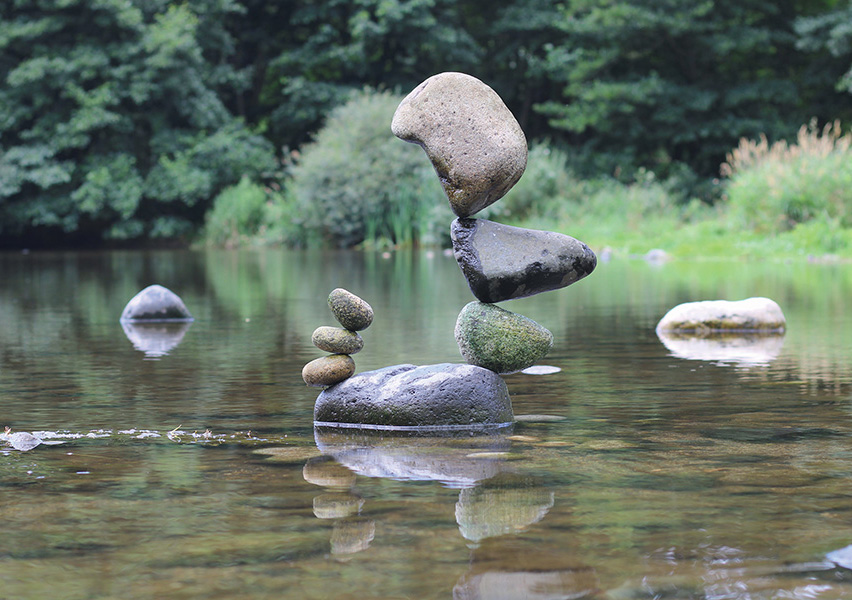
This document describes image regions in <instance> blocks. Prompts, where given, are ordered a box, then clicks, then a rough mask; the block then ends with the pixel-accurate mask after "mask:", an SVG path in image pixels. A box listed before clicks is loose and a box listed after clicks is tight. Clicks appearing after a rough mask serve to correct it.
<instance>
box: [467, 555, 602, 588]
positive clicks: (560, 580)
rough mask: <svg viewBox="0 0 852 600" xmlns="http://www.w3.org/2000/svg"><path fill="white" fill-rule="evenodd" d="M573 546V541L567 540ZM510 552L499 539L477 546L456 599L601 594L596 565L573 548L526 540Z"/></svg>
mask: <svg viewBox="0 0 852 600" xmlns="http://www.w3.org/2000/svg"><path fill="white" fill-rule="evenodd" d="M568 545H569V547H570V543H569V544H568ZM522 546H523V551H519V548H517V547H514V548H513V550H512V551H511V552H507V551H506V549H505V547H504V546H503V544H501V543H500V542H492V543H490V544H488V545H486V546H483V547H481V548H477V549H476V550H474V551H473V553H472V555H471V564H470V569H469V570H468V572H467V573H465V574H464V575H463V576H462V577H460V578H459V580H458V582H457V583H456V585H455V587H454V588H453V600H486V599H487V600H510V599H511V600H557V599H558V600H570V599H575V598H577V599H578V598H591V597H594V598H598V597H599V595H598V594H599V593H600V591H601V590H600V581H599V579H598V575H597V572H596V571H595V569H594V568H592V567H590V566H588V565H584V564H583V563H582V562H581V559H579V558H577V557H575V558H570V555H571V554H572V553H571V551H570V550H568V552H567V556H566V549H565V548H560V549H557V548H555V547H553V546H549V545H547V543H545V544H544V545H543V546H539V545H538V543H536V544H532V543H523V542H522Z"/></svg>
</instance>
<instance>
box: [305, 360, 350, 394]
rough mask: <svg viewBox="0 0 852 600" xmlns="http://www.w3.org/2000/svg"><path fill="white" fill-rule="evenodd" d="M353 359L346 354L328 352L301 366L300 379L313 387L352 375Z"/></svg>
mask: <svg viewBox="0 0 852 600" xmlns="http://www.w3.org/2000/svg"><path fill="white" fill-rule="evenodd" d="M354 372H355V361H354V360H352V357H351V356H349V355H348V354H329V355H328V356H323V357H321V358H317V359H316V360H312V361H311V362H309V363H308V364H306V365H305V366H304V367H303V368H302V379H304V380H305V383H306V384H308V385H310V386H313V387H325V386H329V385H334V384H335V383H339V382H341V381H343V380H344V379H348V378H349V377H352V374H353V373H354Z"/></svg>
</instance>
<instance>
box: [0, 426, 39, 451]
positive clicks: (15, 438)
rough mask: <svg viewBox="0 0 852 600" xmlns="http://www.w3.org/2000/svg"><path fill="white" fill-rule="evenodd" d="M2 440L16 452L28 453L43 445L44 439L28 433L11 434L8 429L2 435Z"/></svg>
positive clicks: (0, 435)
mask: <svg viewBox="0 0 852 600" xmlns="http://www.w3.org/2000/svg"><path fill="white" fill-rule="evenodd" d="M0 440H3V441H5V442H6V443H7V444H9V445H10V446H11V447H12V448H14V449H15V450H20V451H21V452H27V451H28V450H32V449H33V448H35V447H36V446H38V445H40V444H41V443H42V439H41V438H38V437H36V436H34V435H33V434H31V433H27V432H26V431H17V432H15V433H11V432H10V431H9V430H8V429H7V430H6V432H5V433H2V434H0Z"/></svg>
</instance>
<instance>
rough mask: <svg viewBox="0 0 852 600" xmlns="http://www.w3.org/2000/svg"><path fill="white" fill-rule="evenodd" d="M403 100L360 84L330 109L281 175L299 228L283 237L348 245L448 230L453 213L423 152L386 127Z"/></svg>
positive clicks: (403, 240)
mask: <svg viewBox="0 0 852 600" xmlns="http://www.w3.org/2000/svg"><path fill="white" fill-rule="evenodd" d="M401 100H402V98H401V97H400V96H396V95H393V94H390V93H387V92H374V91H363V92H360V93H357V94H355V95H353V97H352V99H351V100H350V101H349V102H347V103H346V104H344V105H342V106H339V107H338V108H336V109H335V110H334V111H332V113H331V115H330V116H329V118H328V121H327V122H326V123H325V125H324V126H323V128H322V129H321V130H320V131H319V132H318V133H317V135H316V138H315V140H314V141H313V142H312V143H310V144H308V145H307V146H305V147H304V148H303V150H302V152H301V155H299V156H297V158H296V160H295V164H294V165H293V166H292V168H291V170H290V173H291V178H290V179H289V180H287V181H286V182H285V188H286V195H287V197H288V198H291V201H292V206H291V207H290V209H289V210H291V217H292V219H293V224H294V226H295V229H294V230H293V231H295V232H297V235H296V239H292V238H291V239H289V240H287V241H289V242H290V243H291V244H292V243H297V244H301V243H304V242H305V240H319V241H321V242H322V243H325V244H332V245H335V246H340V247H350V246H354V245H357V244H361V243H365V244H367V245H382V244H396V245H407V244H413V243H416V242H425V241H432V240H433V239H434V238H435V237H436V236H439V237H440V236H442V235H443V236H446V234H441V233H440V232H441V231H442V230H444V231H447V230H449V223H450V221H451V220H452V213H451V212H450V210H449V207H448V206H447V205H448V203H447V199H446V197H445V196H444V193H443V190H442V189H441V186H440V183H439V182H438V178H437V177H436V176H435V173H434V171H433V169H432V166H431V164H430V163H429V160H428V159H427V158H426V156H425V154H424V153H423V150H421V149H420V148H419V147H417V146H415V145H413V144H408V143H405V142H403V141H401V140H399V139H397V138H396V137H395V136H394V135H393V134H392V133H391V130H390V123H391V119H392V117H393V113H394V111H395V110H396V107H397V105H398V104H399V102H400V101H401Z"/></svg>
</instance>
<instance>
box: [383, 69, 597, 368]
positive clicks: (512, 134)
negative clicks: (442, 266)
mask: <svg viewBox="0 0 852 600" xmlns="http://www.w3.org/2000/svg"><path fill="white" fill-rule="evenodd" d="M391 129H392V130H393V133H394V134H395V135H396V136H397V137H399V138H401V139H403V140H405V141H408V142H413V143H416V144H419V145H420V146H421V147H422V148H423V149H424V150H425V151H426V155H427V156H428V157H429V160H430V161H431V162H432V166H433V167H434V168H435V171H436V172H437V174H438V178H439V179H440V181H441V184H442V186H443V188H444V191H445V192H446V194H447V198H448V199H449V202H450V207H451V208H452V210H453V212H454V213H455V214H456V216H457V217H458V218H457V219H456V220H455V221H453V223H452V225H451V228H450V234H451V237H452V241H453V252H454V254H455V257H456V260H457V261H458V263H459V266H460V267H461V271H462V273H463V274H464V276H465V278H466V279H467V282H468V285H469V286H470V290H471V292H473V295H474V296H475V297H476V298H477V300H478V301H477V302H472V303H470V304H468V305H467V306H465V307H464V308H463V309H462V311H461V313H460V314H459V317H458V320H457V322H456V328H455V336H456V342H457V343H458V345H459V350H460V351H461V354H462V356H463V357H464V358H465V360H467V362H468V363H470V364H472V365H477V366H481V367H484V368H486V369H490V370H492V371H494V372H496V373H513V372H515V371H520V370H522V369H525V368H527V367H529V366H531V365H533V364H535V363H536V362H537V361H539V360H540V359H541V358H543V357H544V356H545V355H546V354H547V352H548V351H549V350H550V347H551V345H552V343H553V336H552V334H551V333H550V331H548V330H547V329H545V328H544V327H542V326H541V325H539V324H538V323H536V322H535V321H532V320H530V319H528V318H526V317H524V316H521V315H518V314H515V313H512V312H510V311H507V310H504V309H502V308H499V307H497V306H494V303H495V302H502V301H504V300H511V299H513V298H523V297H526V296H532V295H534V294H539V293H541V292H547V291H551V290H556V289H559V288H563V287H565V286H568V285H570V284H572V283H574V282H576V281H578V280H580V279H582V278H583V277H585V276H586V275H588V274H589V273H591V272H592V271H593V270H594V268H595V265H596V264H597V258H596V257H595V255H594V253H593V252H592V251H591V250H590V249H589V247H588V246H587V245H586V244H584V243H583V242H580V241H578V240H576V239H574V238H572V237H569V236H567V235H562V234H559V233H553V232H549V231H536V230H532V229H524V228H520V227H510V226H508V225H501V224H499V223H494V222H492V221H487V220H484V219H475V218H472V217H473V215H474V214H476V213H477V212H479V211H480V210H482V209H483V208H485V207H487V206H489V205H491V204H493V203H494V202H496V201H497V200H499V199H500V198H502V197H503V196H504V195H505V194H506V193H507V192H508V191H509V190H510V189H511V188H512V186H514V185H515V183H517V181H518V180H519V179H520V177H521V175H522V174H523V172H524V169H525V168H526V163H527V143H526V138H525V137H524V133H523V131H522V130H521V127H520V125H519V124H518V122H517V121H516V120H515V117H514V116H513V115H512V113H511V112H510V111H509V109H508V108H507V107H506V105H505V104H504V103H503V101H502V100H501V99H500V97H499V96H498V95H497V93H496V92H495V91H494V90H492V89H491V88H490V87H488V86H487V85H486V84H484V83H483V82H481V81H480V80H478V79H476V78H475V77H471V76H470V75H465V74H463V73H442V74H440V75H435V76H434V77H430V78H429V79H427V80H426V81H424V82H423V83H421V84H420V85H419V86H418V87H417V88H415V89H414V91H412V92H411V93H410V94H409V95H408V96H406V97H405V99H403V101H402V102H401V103H400V105H399V107H398V108H397V110H396V113H395V114H394V117H393V122H392V124H391Z"/></svg>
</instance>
